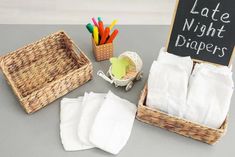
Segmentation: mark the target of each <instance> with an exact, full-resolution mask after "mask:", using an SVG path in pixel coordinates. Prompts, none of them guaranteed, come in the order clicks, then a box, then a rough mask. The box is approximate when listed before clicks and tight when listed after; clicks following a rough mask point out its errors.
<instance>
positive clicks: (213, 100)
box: [184, 63, 234, 128]
mask: <svg viewBox="0 0 235 157" xmlns="http://www.w3.org/2000/svg"><path fill="white" fill-rule="evenodd" d="M233 88H234V84H233V80H232V72H231V69H229V68H228V67H226V66H215V65H211V64H203V63H201V64H196V65H195V67H194V71H193V73H192V75H191V78H190V83H189V92H188V99H187V110H186V112H185V115H184V118H185V119H188V120H191V121H194V122H197V123H200V124H204V125H206V126H209V127H212V128H219V127H220V126H221V125H222V123H223V122H224V120H225V118H226V115H227V113H228V110H229V106H230V100H231V97H232V94H233Z"/></svg>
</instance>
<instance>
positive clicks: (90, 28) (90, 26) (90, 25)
mask: <svg viewBox="0 0 235 157" xmlns="http://www.w3.org/2000/svg"><path fill="white" fill-rule="evenodd" d="M86 28H87V29H88V31H89V32H90V33H93V29H94V28H93V26H92V24H90V23H88V24H87V25H86Z"/></svg>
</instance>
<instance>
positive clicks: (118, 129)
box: [60, 91, 136, 154]
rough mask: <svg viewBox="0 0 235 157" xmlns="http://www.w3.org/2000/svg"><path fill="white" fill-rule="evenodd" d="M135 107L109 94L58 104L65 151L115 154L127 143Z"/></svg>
mask: <svg viewBox="0 0 235 157" xmlns="http://www.w3.org/2000/svg"><path fill="white" fill-rule="evenodd" d="M135 113H136V106H135V105H134V104H132V103H130V102H129V101H127V100H124V99H121V98H120V97H118V96H116V95H114V94H113V93H112V92H111V91H109V92H108V94H104V93H93V92H91V93H85V95H84V97H79V98H78V99H68V98H64V99H62V101H61V116H60V118H61V123H60V135H61V141H62V144H63V146H64V148H65V150H66V151H76V150H84V149H89V148H93V147H97V148H100V149H103V150H104V151H107V152H109V153H112V154H118V153H119V152H120V150H121V149H122V148H123V147H124V146H125V144H126V143H127V141H128V139H129V136H130V134H131V130H132V126H133V123H134V119H135Z"/></svg>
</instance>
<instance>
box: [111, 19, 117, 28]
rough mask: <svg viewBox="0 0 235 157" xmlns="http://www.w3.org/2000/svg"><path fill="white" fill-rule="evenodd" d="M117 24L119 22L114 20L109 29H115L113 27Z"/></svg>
mask: <svg viewBox="0 0 235 157" xmlns="http://www.w3.org/2000/svg"><path fill="white" fill-rule="evenodd" d="M116 23H117V20H113V22H112V23H111V25H110V26H109V29H110V30H111V29H112V28H113V26H114V25H116Z"/></svg>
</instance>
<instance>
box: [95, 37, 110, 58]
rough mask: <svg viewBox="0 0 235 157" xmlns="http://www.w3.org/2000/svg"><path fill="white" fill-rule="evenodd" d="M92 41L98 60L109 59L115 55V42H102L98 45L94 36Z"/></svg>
mask: <svg viewBox="0 0 235 157" xmlns="http://www.w3.org/2000/svg"><path fill="white" fill-rule="evenodd" d="M91 41H92V49H93V53H94V56H95V59H96V61H103V60H108V59H110V58H111V57H113V43H108V44H102V45H98V46H97V45H96V44H95V41H94V39H93V38H91Z"/></svg>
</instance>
